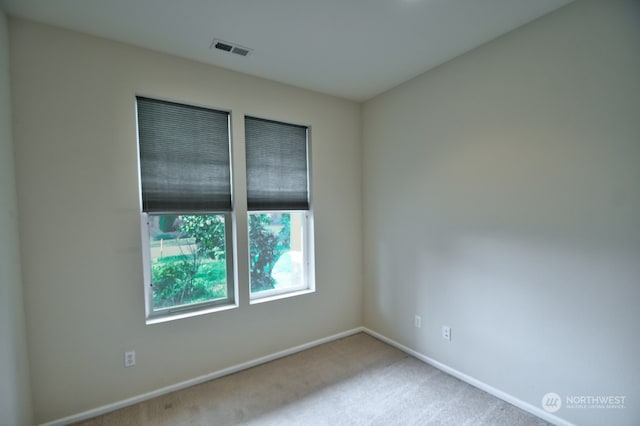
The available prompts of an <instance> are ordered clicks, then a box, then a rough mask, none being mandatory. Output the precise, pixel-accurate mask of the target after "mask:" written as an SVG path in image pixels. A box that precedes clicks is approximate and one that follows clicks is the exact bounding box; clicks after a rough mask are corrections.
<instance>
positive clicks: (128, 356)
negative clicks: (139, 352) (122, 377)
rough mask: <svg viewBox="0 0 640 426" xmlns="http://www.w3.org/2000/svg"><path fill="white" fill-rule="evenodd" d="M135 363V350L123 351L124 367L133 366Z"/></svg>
mask: <svg viewBox="0 0 640 426" xmlns="http://www.w3.org/2000/svg"><path fill="white" fill-rule="evenodd" d="M134 365H136V352H135V351H127V352H125V353H124V366H125V367H133V366H134Z"/></svg>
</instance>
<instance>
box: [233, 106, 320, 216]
mask: <svg viewBox="0 0 640 426" xmlns="http://www.w3.org/2000/svg"><path fill="white" fill-rule="evenodd" d="M244 123H245V124H244V125H245V140H246V156H247V158H246V160H247V207H248V209H249V210H252V211H256V210H308V209H309V192H308V186H309V185H308V171H307V128H306V127H304V126H296V125H292V124H286V123H280V122H276V121H269V120H262V119H259V118H253V117H245V121H244Z"/></svg>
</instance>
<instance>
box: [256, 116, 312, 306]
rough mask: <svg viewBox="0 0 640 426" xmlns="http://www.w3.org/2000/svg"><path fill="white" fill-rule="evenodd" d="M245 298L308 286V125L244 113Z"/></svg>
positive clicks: (302, 289)
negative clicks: (247, 288)
mask: <svg viewBox="0 0 640 426" xmlns="http://www.w3.org/2000/svg"><path fill="white" fill-rule="evenodd" d="M245 138H246V168H247V208H248V213H247V215H248V218H247V219H248V226H249V269H250V277H249V278H250V284H251V300H252V301H264V300H269V299H268V298H270V297H281V296H282V295H293V294H298V293H299V292H309V291H313V290H314V280H313V271H312V259H313V254H312V253H313V244H312V235H313V232H312V231H313V229H312V228H313V227H312V215H311V210H310V207H309V155H308V151H309V146H308V145H309V143H308V128H307V127H304V126H297V125H292V124H286V123H280V122H276V121H270V120H263V119H259V118H253V117H245Z"/></svg>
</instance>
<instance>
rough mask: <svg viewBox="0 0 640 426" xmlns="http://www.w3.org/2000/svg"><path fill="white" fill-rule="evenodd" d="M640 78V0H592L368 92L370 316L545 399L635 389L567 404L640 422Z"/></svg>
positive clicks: (535, 399) (470, 369) (589, 417)
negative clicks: (617, 401) (609, 402)
mask: <svg viewBox="0 0 640 426" xmlns="http://www.w3.org/2000/svg"><path fill="white" fill-rule="evenodd" d="M639 76H640V2H637V1H619V0H615V1H582V0H579V1H576V2H574V3H573V4H571V5H569V6H567V7H565V8H563V9H560V10H559V11H557V12H555V13H553V14H551V15H549V16H547V17H544V18H542V19H540V20H538V21H535V22H533V23H531V24H529V25H527V26H525V27H523V28H521V29H519V30H516V31H515V32H512V33H510V34H508V35H506V36H504V37H502V38H500V39H497V40H495V41H493V42H491V43H488V44H486V45H484V46H482V47H480V48H478V49H476V50H474V51H472V52H470V53H468V54H466V55H464V56H462V57H459V58H457V59H455V60H453V61H451V62H449V63H447V64H445V65H443V66H440V67H438V68H437V69H434V70H432V71H430V72H428V73H426V74H424V75H422V76H420V77H418V78H416V79H414V80H412V81H410V82H407V83H405V84H403V85H401V86H399V87H397V88H395V89H393V90H391V91H389V92H387V93H385V94H383V95H381V96H379V97H377V98H375V99H373V100H371V101H369V102H367V103H366V104H365V106H364V110H363V123H364V125H363V156H364V157H363V158H364V159H363V161H364V163H363V169H364V175H363V176H364V178H363V183H364V204H363V208H364V212H365V213H364V218H365V220H364V222H365V223H364V226H365V232H364V237H365V239H364V241H365V243H364V247H365V288H364V299H365V326H367V327H370V328H372V329H374V330H376V331H378V332H380V333H382V334H384V335H386V336H388V337H390V338H392V339H395V340H397V341H398V342H400V343H402V344H405V345H407V346H409V347H411V348H413V349H414V350H417V351H418V352H420V353H422V354H425V355H427V356H429V357H432V358H433V359H435V360H437V361H440V362H442V363H444V364H446V365H448V366H450V367H452V368H454V369H457V370H458V371H460V372H462V373H465V374H468V375H470V376H472V377H474V378H476V379H478V380H480V381H483V382H484V383H486V384H488V385H490V386H493V387H495V388H497V389H499V390H502V391H504V392H507V393H508V394H511V395H513V396H515V397H516V398H519V399H521V400H523V401H525V402H527V403H529V404H531V405H533V406H535V407H540V401H541V398H542V396H543V395H544V394H545V393H547V392H556V393H558V394H560V395H561V396H569V395H626V396H627V404H626V408H624V409H619V410H614V409H608V410H607V409H568V408H566V407H565V408H563V409H561V411H560V412H558V413H557V414H558V415H559V416H560V417H562V418H565V419H568V420H569V421H572V422H575V423H576V424H580V425H604V424H608V425H631V424H637V420H638V419H639V418H640V404H638V403H637V401H638V400H639V399H640V387H639V379H640V364H639V363H638V358H639V356H640V343H639V337H640V321H639V320H638V306H639V304H640V166H639V163H640V77H639ZM414 314H419V315H421V316H422V328H421V329H415V328H414V326H413V319H414ZM442 325H448V326H450V327H452V340H451V342H447V341H446V340H444V339H442V338H441V337H440V332H441V326H442Z"/></svg>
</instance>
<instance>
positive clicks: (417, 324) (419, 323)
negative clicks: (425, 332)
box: [413, 315, 422, 328]
mask: <svg viewBox="0 0 640 426" xmlns="http://www.w3.org/2000/svg"><path fill="white" fill-rule="evenodd" d="M413 325H414V326H415V327H416V328H421V327H422V317H420V315H416V317H415V318H414V319H413Z"/></svg>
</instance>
